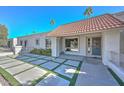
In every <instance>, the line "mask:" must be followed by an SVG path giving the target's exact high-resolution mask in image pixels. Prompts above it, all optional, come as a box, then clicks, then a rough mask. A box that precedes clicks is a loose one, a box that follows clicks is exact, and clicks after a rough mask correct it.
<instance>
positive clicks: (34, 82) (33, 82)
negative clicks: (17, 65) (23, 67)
mask: <svg viewBox="0 0 124 93" xmlns="http://www.w3.org/2000/svg"><path fill="white" fill-rule="evenodd" d="M49 74H50V73H49V72H47V73H46V74H45V75H43V76H42V77H40V78H38V79H36V80H33V81H32V84H31V86H35V85H36V84H38V83H39V82H40V81H41V80H43V79H44V78H45V77H46V76H47V75H49Z"/></svg>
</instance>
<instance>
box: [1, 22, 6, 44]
mask: <svg viewBox="0 0 124 93" xmlns="http://www.w3.org/2000/svg"><path fill="white" fill-rule="evenodd" d="M7 36H8V29H7V27H6V26H5V25H2V24H0V46H7V42H8V41H7Z"/></svg>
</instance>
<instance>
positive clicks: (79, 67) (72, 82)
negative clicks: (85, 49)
mask: <svg viewBox="0 0 124 93" xmlns="http://www.w3.org/2000/svg"><path fill="white" fill-rule="evenodd" d="M82 63H83V61H80V63H79V65H78V67H77V69H76V71H75V73H74V76H73V77H72V79H71V82H70V84H69V86H74V85H75V83H76V80H77V77H78V74H79V72H80V69H81V66H82Z"/></svg>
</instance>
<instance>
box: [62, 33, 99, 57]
mask: <svg viewBox="0 0 124 93" xmlns="http://www.w3.org/2000/svg"><path fill="white" fill-rule="evenodd" d="M97 36H101V33H92V34H82V35H78V36H70V37H69V36H68V37H62V49H61V51H63V52H64V53H65V54H73V55H81V56H87V41H86V39H87V37H97ZM67 38H78V39H79V42H78V45H79V51H77V52H72V51H70V52H67V51H65V39H67Z"/></svg>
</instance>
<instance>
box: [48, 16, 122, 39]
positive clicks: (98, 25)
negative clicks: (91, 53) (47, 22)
mask: <svg viewBox="0 0 124 93" xmlns="http://www.w3.org/2000/svg"><path fill="white" fill-rule="evenodd" d="M119 27H124V22H123V21H120V20H118V19H117V18H115V17H113V16H112V15H111V14H105V15H101V16H97V17H93V18H90V19H87V20H81V21H77V22H73V23H69V24H65V25H62V26H59V27H58V28H57V29H55V30H53V31H52V32H50V33H48V35H47V36H55V37H59V36H70V35H79V34H83V33H89V32H102V31H105V30H108V29H113V28H119Z"/></svg>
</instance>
